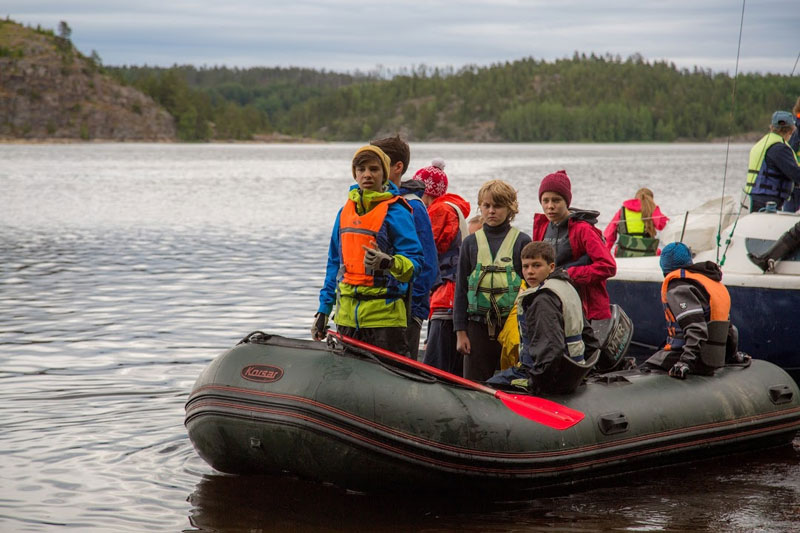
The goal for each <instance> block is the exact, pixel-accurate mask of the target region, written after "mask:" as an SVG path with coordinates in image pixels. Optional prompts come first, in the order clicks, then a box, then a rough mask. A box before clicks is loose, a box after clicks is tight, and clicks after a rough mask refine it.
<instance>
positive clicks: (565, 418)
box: [329, 332, 584, 430]
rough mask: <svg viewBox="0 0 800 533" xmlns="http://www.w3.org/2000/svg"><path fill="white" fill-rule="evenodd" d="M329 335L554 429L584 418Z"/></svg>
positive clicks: (549, 403)
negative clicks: (493, 400) (487, 396)
mask: <svg viewBox="0 0 800 533" xmlns="http://www.w3.org/2000/svg"><path fill="white" fill-rule="evenodd" d="M329 334H330V335H331V336H333V337H335V338H338V339H339V340H341V341H342V342H343V343H345V344H350V345H352V346H356V347H358V348H361V349H363V350H367V351H369V352H372V353H374V354H376V355H379V356H381V357H386V358H387V359H391V360H392V361H396V362H398V363H401V364H403V365H406V366H409V367H412V368H416V369H418V370H422V371H423V372H426V373H428V374H432V375H434V376H436V377H439V378H442V379H443V380H445V381H449V382H451V383H455V384H457V385H461V386H463V387H466V388H468V389H472V390H475V391H478V392H482V393H484V394H490V395H492V396H493V397H494V398H496V399H498V400H500V401H501V402H503V404H504V405H505V406H506V407H507V408H509V409H510V410H512V411H513V412H515V413H516V414H518V415H520V416H522V417H525V418H527V419H529V420H533V421H535V422H538V423H540V424H544V425H546V426H548V427H551V428H554V429H558V430H564V429H567V428H569V427H572V426H573V425H575V424H577V423H578V422H580V421H581V420H583V418H584V414H583V413H581V412H580V411H576V410H575V409H571V408H569V407H566V406H564V405H560V404H557V403H555V402H552V401H550V400H545V399H544V398H538V397H536V396H519V395H516V394H509V393H507V392H503V391H499V390H496V389H493V388H491V387H487V386H486V385H481V384H480V383H476V382H474V381H471V380H469V379H466V378H462V377H460V376H456V375H454V374H451V373H450V372H445V371H444V370H440V369H438V368H436V367H433V366H430V365H426V364H425V363H420V362H419V361H416V360H414V359H409V358H408V357H404V356H402V355H400V354H397V353H394V352H390V351H389V350H385V349H383V348H380V347H378V346H374V345H372V344H368V343H366V342H362V341H360V340H357V339H354V338H352V337H348V336H347V335H342V334H341V333H338V332H329Z"/></svg>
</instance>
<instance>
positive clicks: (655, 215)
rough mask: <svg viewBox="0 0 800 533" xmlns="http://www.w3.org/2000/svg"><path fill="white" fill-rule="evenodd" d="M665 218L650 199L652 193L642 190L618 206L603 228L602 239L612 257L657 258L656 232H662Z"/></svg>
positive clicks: (667, 220)
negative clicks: (615, 244) (650, 256)
mask: <svg viewBox="0 0 800 533" xmlns="http://www.w3.org/2000/svg"><path fill="white" fill-rule="evenodd" d="M667 222H669V218H667V217H666V216H664V214H663V213H662V212H661V209H660V208H659V207H658V206H657V205H656V202H655V200H654V199H653V191H651V190H650V189H648V188H646V187H642V188H641V189H639V190H638V191H636V195H635V196H634V197H633V198H630V199H628V200H625V201H624V202H622V207H621V208H620V209H619V211H617V212H616V213H615V214H614V218H612V219H611V222H610V223H609V224H608V226H606V229H605V231H604V232H603V236H604V237H605V239H606V246H607V247H608V249H609V250H611V249H613V248H614V242H617V248H616V250H614V257H644V256H647V255H658V253H659V252H658V239H657V238H656V234H657V232H659V231H661V230H662V229H664V226H666V225H667Z"/></svg>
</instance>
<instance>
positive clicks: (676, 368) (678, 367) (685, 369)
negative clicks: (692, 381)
mask: <svg viewBox="0 0 800 533" xmlns="http://www.w3.org/2000/svg"><path fill="white" fill-rule="evenodd" d="M669 375H670V376H672V377H673V378H678V379H686V376H688V375H689V365H687V364H686V363H682V362H680V361H678V362H677V363H675V364H674V365H672V368H670V369H669Z"/></svg>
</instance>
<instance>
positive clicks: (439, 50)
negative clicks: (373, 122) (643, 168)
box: [0, 0, 800, 75]
mask: <svg viewBox="0 0 800 533" xmlns="http://www.w3.org/2000/svg"><path fill="white" fill-rule="evenodd" d="M0 10H2V11H0V15H1V16H4V15H8V16H10V17H11V19H12V20H15V21H17V22H21V23H24V24H27V25H33V26H36V25H37V24H40V25H41V26H42V27H44V28H50V29H54V30H55V29H56V28H57V26H58V23H59V21H61V20H64V21H66V22H67V23H68V24H69V26H70V27H71V28H72V41H73V42H74V43H75V45H76V46H77V47H78V49H79V50H81V51H82V52H83V53H85V54H86V55H89V54H91V52H92V50H96V51H97V53H98V54H99V55H100V57H101V58H102V60H103V63H104V64H106V65H123V64H127V65H145V64H147V65H160V66H170V65H173V64H176V63H177V64H192V65H195V66H203V65H207V66H214V65H220V66H222V65H224V66H230V67H233V66H238V67H251V66H301V67H311V68H318V69H322V68H325V69H328V70H336V71H355V70H361V71H369V70H373V69H375V68H376V67H377V66H378V65H382V66H383V67H386V68H390V69H398V68H402V67H412V66H415V65H420V64H425V65H429V66H447V65H450V66H453V67H456V68H458V67H461V66H464V65H467V64H477V65H488V64H491V63H495V62H501V61H513V60H515V59H520V58H523V57H530V56H532V57H534V58H536V59H546V60H554V59H558V58H564V57H571V56H572V54H573V52H575V51H576V50H577V51H578V52H585V53H587V54H589V53H591V52H594V53H596V54H600V55H602V54H606V53H611V54H614V55H617V54H619V55H620V56H622V57H623V58H626V57H628V56H630V55H632V54H634V53H637V52H638V53H640V54H642V55H643V56H644V57H645V59H647V60H649V61H651V62H652V61H656V60H668V61H672V62H674V63H675V64H676V65H678V66H679V67H686V68H693V67H694V66H695V65H696V66H699V67H702V68H704V69H711V70H713V71H715V72H720V71H725V72H728V73H730V74H733V72H734V68H735V65H736V52H737V43H738V39H739V24H740V20H741V15H742V2H741V0H660V1H658V2H655V1H650V0H619V1H615V0H543V1H539V0H493V1H488V0H487V1H480V2H476V1H472V0H460V1H459V0H453V1H444V0H419V1H416V0H415V1H399V0H398V1H394V2H380V1H372V2H364V1H357V0H281V1H275V0H260V1H258V0H213V1H212V0H193V1H190V0H139V1H137V2H129V1H117V0H3V1H2V2H0ZM798 53H800V0H747V1H746V7H745V10H744V30H743V37H742V49H741V58H740V62H739V71H740V72H772V73H779V74H787V75H788V74H790V73H791V72H792V70H793V69H794V70H795V72H794V74H795V75H798V74H800V72H798V71H800V66H798V67H797V68H795V63H796V59H797V57H798Z"/></svg>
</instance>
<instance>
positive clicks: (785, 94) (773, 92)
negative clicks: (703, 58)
mask: <svg viewBox="0 0 800 533" xmlns="http://www.w3.org/2000/svg"><path fill="white" fill-rule="evenodd" d="M106 70H107V71H109V72H110V73H111V74H112V75H113V76H115V77H116V78H117V79H118V80H119V81H121V82H123V83H126V84H130V85H133V86H135V87H137V88H139V89H141V90H142V91H143V92H145V93H146V94H148V95H150V96H151V97H152V98H154V99H155V100H156V101H157V102H159V103H160V104H161V105H163V106H164V107H165V108H166V109H167V111H169V112H170V113H171V114H172V115H173V116H174V117H175V118H176V123H177V124H178V131H179V136H180V137H181V139H183V140H210V139H248V138H251V137H252V136H253V135H257V134H266V133H280V134H284V135H290V136H297V137H309V138H315V139H321V140H330V141H363V140H367V139H369V138H371V137H376V136H379V135H390V134H394V133H396V132H401V133H402V134H403V135H404V136H406V137H407V138H409V139H411V140H414V141H437V140H456V141H472V140H493V141H509V142H565V141H569V142H572V141H578V142H631V141H662V142H669V141H674V140H686V141H707V140H710V139H714V138H724V137H726V136H728V135H737V134H745V133H748V132H753V131H764V130H765V129H766V128H767V126H768V124H769V116H770V115H771V113H772V112H773V111H775V110H776V109H790V108H791V106H792V105H793V103H794V101H795V100H796V99H797V96H798V95H800V78H798V77H790V76H783V75H777V74H742V75H739V76H738V78H737V79H736V92H735V98H736V102H735V112H734V113H733V117H731V109H732V94H733V86H734V80H733V78H732V77H731V76H729V75H728V74H727V73H713V72H711V71H710V70H704V69H701V68H697V67H696V68H694V69H691V70H690V69H685V68H684V69H678V68H677V67H676V66H675V65H674V64H673V63H669V62H665V61H656V62H652V63H651V62H648V61H646V60H645V59H644V58H642V57H641V56H640V55H638V54H637V55H634V56H631V57H628V58H627V59H624V60H623V59H622V58H620V57H619V56H611V55H605V56H597V55H594V54H591V55H588V56H587V55H585V54H578V53H575V55H574V56H573V57H572V58H565V59H559V60H556V61H551V62H549V61H544V60H536V59H534V58H525V59H521V60H518V61H513V62H505V63H498V64H494V65H491V66H481V67H479V66H475V65H468V66H465V67H463V68H460V69H454V68H452V67H448V68H445V69H439V68H430V67H426V66H424V65H421V66H417V67H414V68H412V69H403V70H400V71H398V72H395V73H389V74H388V75H387V73H386V72H380V71H376V72H370V73H360V72H356V73H355V74H343V73H336V72H328V71H325V70H313V69H301V68H251V69H237V68H233V69H232V68H227V67H211V68H209V67H203V68H196V67H193V66H174V67H171V68H158V67H128V66H123V67H106Z"/></svg>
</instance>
